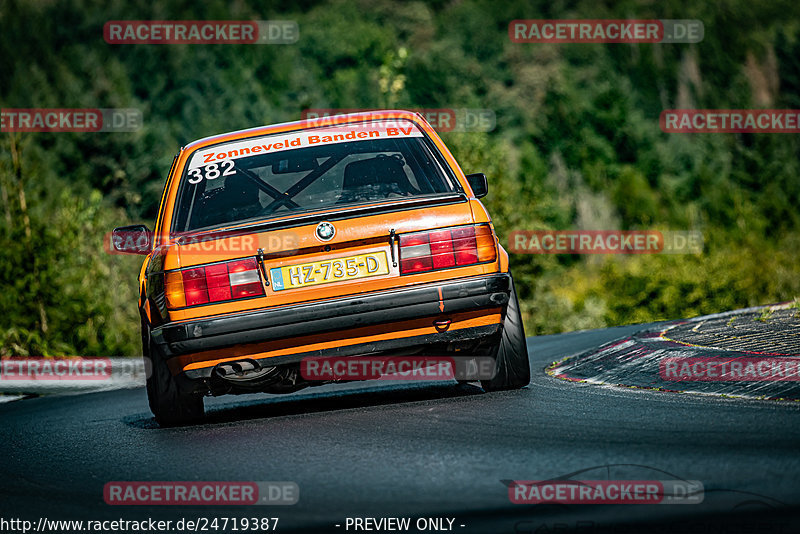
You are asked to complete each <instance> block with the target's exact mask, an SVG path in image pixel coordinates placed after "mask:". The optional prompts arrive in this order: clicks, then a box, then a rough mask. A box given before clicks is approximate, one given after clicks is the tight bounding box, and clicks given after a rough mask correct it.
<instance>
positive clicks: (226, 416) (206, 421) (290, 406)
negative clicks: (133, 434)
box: [122, 383, 484, 430]
mask: <svg viewBox="0 0 800 534" xmlns="http://www.w3.org/2000/svg"><path fill="white" fill-rule="evenodd" d="M482 394H484V391H483V389H481V388H480V387H478V386H477V385H473V384H449V383H448V384H435V385H432V384H431V385H428V384H426V385H414V386H405V387H402V388H370V389H350V390H348V389H344V390H342V389H338V390H334V389H331V390H327V391H324V392H320V393H312V394H308V393H306V394H302V395H296V394H287V395H274V394H273V395H270V394H266V393H265V394H263V397H260V398H256V399H252V400H248V401H246V402H234V403H226V404H220V405H211V406H208V405H207V406H206V415H205V417H204V418H203V420H202V421H200V422H198V423H195V424H192V425H187V426H195V427H200V426H205V425H212V424H224V423H234V422H238V421H247V420H251V419H271V418H275V417H284V416H287V415H301V414H312V413H323V412H332V411H338V410H350V409H354V408H364V407H371V406H383V405H386V404H398V405H401V404H408V403H413V402H422V401H429V400H436V399H448V398H458V397H468V396H474V395H482ZM122 421H123V422H124V423H125V424H127V425H128V426H132V427H135V428H141V429H148V430H149V429H160V428H161V427H160V426H159V425H158V423H156V421H155V419H154V418H153V417H152V415H151V414H149V413H148V414H136V415H132V416H129V417H125V418H123V419H122Z"/></svg>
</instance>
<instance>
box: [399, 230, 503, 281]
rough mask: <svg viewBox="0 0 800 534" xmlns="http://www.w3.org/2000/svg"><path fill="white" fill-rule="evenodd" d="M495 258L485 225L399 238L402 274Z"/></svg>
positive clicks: (493, 248) (494, 248) (495, 251)
mask: <svg viewBox="0 0 800 534" xmlns="http://www.w3.org/2000/svg"><path fill="white" fill-rule="evenodd" d="M496 258H497V249H496V247H495V241H494V234H492V229H491V227H489V225H486V224H482V225H477V226H460V227H457V228H450V229H446V230H436V231H433V232H421V233H418V234H409V235H401V236H400V274H412V273H421V272H426V271H433V270H437V269H447V268H451V267H461V266H463V265H474V264H476V263H484V262H490V261H494V260H495V259H496Z"/></svg>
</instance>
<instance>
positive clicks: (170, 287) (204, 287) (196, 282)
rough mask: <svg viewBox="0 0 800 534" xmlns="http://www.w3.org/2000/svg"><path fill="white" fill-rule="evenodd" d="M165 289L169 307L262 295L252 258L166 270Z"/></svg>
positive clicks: (254, 261)
mask: <svg viewBox="0 0 800 534" xmlns="http://www.w3.org/2000/svg"><path fill="white" fill-rule="evenodd" d="M165 290H166V294H167V305H168V306H169V307H170V308H183V307H185V306H198V305H200V304H208V303H212V302H223V301H226V300H234V299H241V298H246V297H256V296H263V295H264V286H263V285H262V284H261V276H260V275H259V272H258V263H256V260H255V258H247V259H244V260H236V261H230V262H226V263H214V264H211V265H205V266H203V267H192V268H190V269H183V270H180V271H171V272H168V273H167V276H166V279H165Z"/></svg>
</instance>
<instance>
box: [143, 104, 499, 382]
mask: <svg viewBox="0 0 800 534" xmlns="http://www.w3.org/2000/svg"><path fill="white" fill-rule="evenodd" d="M365 120H403V121H412V122H413V123H414V124H415V125H417V127H418V128H419V129H420V130H421V131H422V132H423V133H424V136H426V137H427V138H428V139H429V140H430V142H432V143H433V145H434V146H435V148H436V150H438V151H439V153H440V156H441V158H443V160H444V161H445V162H446V165H447V166H448V167H449V171H450V172H451V173H452V176H453V177H454V179H455V180H456V182H457V183H458V186H459V187H460V189H461V191H454V192H452V193H448V194H438V195H432V196H431V197H430V198H428V197H424V198H423V197H416V198H403V199H397V200H387V201H372V202H365V203H363V204H359V205H356V206H352V205H348V206H346V207H343V208H337V207H335V206H333V207H328V208H325V209H319V210H317V211H312V212H302V213H299V214H298V213H286V212H282V213H280V214H274V215H272V216H270V217H265V218H262V219H257V220H243V221H238V222H236V223H231V224H223V225H221V226H219V227H214V228H207V229H201V230H198V231H190V232H186V233H183V234H179V235H178V236H177V237H176V233H175V232H172V231H171V224H172V222H173V218H174V213H175V206H176V203H177V196H178V191H179V188H180V184H181V179H182V178H181V177H182V176H183V175H184V171H185V169H186V166H187V164H188V163H189V161H190V160H191V158H192V155H193V154H194V153H196V151H199V150H203V149H205V148H208V147H213V146H216V145H219V144H220V143H226V142H230V141H237V140H242V139H247V138H249V137H253V136H263V135H270V134H279V133H286V132H295V131H299V130H303V129H308V128H316V127H319V126H322V125H324V126H329V125H331V124H333V125H339V126H342V125H344V126H347V125H350V124H355V123H359V122H363V121H365ZM322 222H327V223H330V224H332V225H333V226H334V227H335V235H334V236H333V238H331V239H330V240H328V241H323V240H321V239H320V238H319V237H318V236H317V235H316V230H317V227H318V225H319V224H320V223H322ZM476 224H485V225H487V227H488V228H490V229H491V238H492V240H493V242H494V247H495V250H496V256H495V257H494V258H493V259H491V260H490V261H488V260H487V261H484V262H482V263H476V264H471V265H463V266H458V267H452V268H447V269H442V270H434V271H428V272H422V273H414V274H408V273H406V274H401V273H400V268H399V263H398V262H399V258H398V257H397V256H399V252H400V250H399V245H397V244H396V243H397V242H396V241H393V239H396V237H393V236H403V235H409V234H412V233H415V232H423V231H430V230H435V229H452V228H461V227H469V226H472V225H476ZM259 252H260V255H259ZM364 254H373V255H385V259H386V263H387V264H386V270H385V272H382V274H377V275H371V276H369V277H365V278H356V279H350V280H338V281H331V282H327V281H326V282H325V283H319V284H317V285H309V286H307V287H297V288H289V289H282V290H281V289H278V288H276V287H275V285H274V282H275V280H274V278H271V276H270V274H269V273H272V274H275V273H277V271H272V269H281V268H282V267H287V266H289V267H291V268H292V269H296V268H297V266H298V265H300V264H307V263H311V262H320V261H322V262H332V261H334V260H337V259H340V260H342V259H347V258H352V257H355V256H359V255H361V256H363V255H364ZM253 257H259V258H260V259H261V260H262V261H260V264H261V265H260V268H261V269H263V270H262V271H261V272H262V274H263V275H266V282H264V281H262V282H263V283H262V285H263V290H264V294H263V296H253V297H249V298H244V299H241V300H229V301H223V302H214V303H207V304H201V305H193V306H185V307H182V306H168V300H167V297H166V295H165V283H164V280H165V276H167V275H169V273H172V272H178V271H177V270H179V269H186V268H190V267H196V266H205V265H208V264H215V263H216V262H227V261H230V260H234V259H237V258H253ZM376 257H377V256H376ZM282 272H288V271H285V270H284V271H282ZM291 272H297V271H291ZM507 273H508V254H507V253H506V252H505V250H503V248H502V247H501V246H500V243H499V241H498V239H497V237H496V235H495V234H494V230H493V227H492V226H491V218H490V217H489V214H488V212H487V211H486V208H485V207H484V206H483V204H482V203H481V202H480V201H479V200H478V199H477V198H475V196H474V194H473V193H472V190H471V188H470V186H469V183H468V182H467V180H466V178H465V176H464V173H463V171H462V170H461V168H460V167H459V166H458V164H457V163H456V161H455V159H454V158H453V156H452V154H451V153H450V151H449V150H448V149H447V147H446V146H445V145H444V143H443V142H442V141H441V139H440V138H439V136H438V135H437V134H436V132H435V131H434V130H433V129H432V128H431V127H430V125H429V124H427V122H425V120H424V119H423V118H422V117H421V116H419V115H417V114H415V113H409V112H404V111H386V112H375V113H369V114H352V115H346V116H341V117H326V118H324V120H323V119H318V120H308V121H299V122H294V123H285V124H279V125H274V126H266V127H260V128H254V129H250V130H244V131H240V132H233V133H229V134H223V135H219V136H214V137H209V138H206V139H201V140H199V141H196V142H194V143H191V144H189V145H188V146H186V147H184V148H183V149H182V150H181V151H180V153H179V154H178V155H177V156H176V157H175V159H174V161H173V165H172V168H171V169H170V174H169V176H168V179H167V182H166V185H165V188H164V192H163V194H162V200H161V206H160V209H159V215H158V218H157V222H156V228H155V231H154V236H153V249H152V251H151V252H150V253H149V254H148V255H147V256H146V257H145V260H144V263H143V266H142V270H141V272H140V277H139V283H140V288H141V299H140V302H139V304H140V310H141V314H142V320H143V327H145V328H148V329H150V331H151V332H152V335H153V339H154V340H155V341H156V342H157V343H159V344H161V346H162V347H163V349H164V351H165V353H166V354H167V355H168V356H169V361H168V364H169V367H170V370H171V371H172V373H174V374H180V373H184V374H188V375H190V376H193V377H196V378H202V377H207V376H208V374H209V373H210V369H212V368H213V367H215V366H216V365H218V364H220V363H223V362H229V361H233V360H236V359H240V358H250V359H255V360H259V361H261V362H262V363H263V362H270V361H273V362H282V363H293V362H296V361H297V358H299V357H303V355H321V354H335V355H349V354H351V353H353V354H363V353H372V352H375V351H381V350H398V349H402V348H412V347H423V346H425V345H429V344H431V343H437V342H438V343H449V344H451V345H452V344H453V343H456V342H467V341H470V340H478V339H483V340H485V339H489V338H493V336H496V335H497V332H498V331H499V329H500V327H501V325H502V321H503V314H504V309H505V305H506V304H507V299H508V292H509V287H510V277H509V276H508V274H507ZM498 275H502V276H501V278H503V280H505V281H503V282H497V280H495V279H494V278H493V277H495V278H496V277H498ZM312 276H313V275H312ZM306 278H307V280H308V279H310V278H309V277H308V276H307V277H306ZM498 283H500V284H501V286H502V287H501V288H500V289H498V287H500V286H496V284H498ZM476 284H477V285H476ZM481 284H483V285H481ZM492 284H495V285H492ZM465 288H473V289H469V290H467V289H465ZM475 288H477V289H475ZM481 288H484V289H481ZM443 290H444V292H445V294H444V296H443ZM436 291H438V294H439V299H438V302H437V301H436V299H435V292H436ZM403 292H406V293H407V295H406V297H402V298H401V297H398V296H397V295H399V294H400V293H403ZM409 295H410V296H409ZM413 295H420V296H421V297H420V299H421V300H420V302H412V301H409V300H408V299H413V298H416V297H414V296H413ZM431 295H434V296H433V297H432V296H431ZM503 295H505V300H504V298H503ZM395 298H397V300H398V302H403V303H404V305H405V306H406V307H408V309H409V310H411V309H413V310H417V311H416V312H415V313H414V314H411V315H409V311H408V310H406V311H403V310H402V307H395V308H392V307H391V306H389V307H388V308H386V309H383V308H381V306H382V305H380V304H376V303H379V302H381V301H384V302H388V303H390V304H391V302H392V301H393V299H395ZM368 302H371V303H372V304H369V305H368V304H365V303H368ZM331 305H336V306H341V307H344V308H348V307H349V309H350V311H352V310H354V309H356V308H358V307H359V306H362V308H363V309H364V310H366V311H363V310H362V312H360V313H361V315H358V314H349V315H348V314H347V313H342V316H343V317H344V316H347V318H339V319H338V321H339V322H340V323H341V325H340V326H339V327H337V326H336V323H337V316H336V314H333V315H331V312H330V309H331V308H330V306H331ZM370 306H373V308H370ZM375 306H377V307H375ZM370 309H371V310H372V311H371V312H370V311H369V310H370ZM302 310H316V311H314V312H309V313H312V314H314V313H315V314H317V315H318V316H317V317H316V318H314V317H311V318H310V319H309V321H311V322H313V323H314V325H316V326H315V327H316V328H317V329H316V330H315V329H314V327H312V328H310V329H309V328H305V327H302V326H300V325H299V322H297V323H294V324H291V325H290V324H289V323H287V324H284V325H283V327H281V324H279V323H280V322H278V323H275V324H271V323H269V321H273V322H274V318H275V317H276V316H277V315H280V314H283V315H284V316H295V315H297V316H300V315H302V313H301V312H302ZM326 310H327V311H326ZM370 313H372V314H373V315H370ZM258 314H260V315H261V316H263V317H262V318H261V319H258V320H261V321H263V324H257V322H258V321H256V320H254V319H253V318H252V317H253V316H254V315H258ZM248 321H250V322H248ZM254 321H255V322H254ZM237 322H241V324H243V325H249V326H248V327H247V329H245V330H242V329H241V328H239V329H238V330H237V328H235V327H231V325H235V324H236V323H237ZM437 323H438V324H437ZM445 323H446V327H443V326H442V325H443V324H445ZM212 324H216V325H217V331H214V329H213V328H210V326H209V325H212ZM219 325H226V326H225V327H224V328H223V327H222V326H219ZM342 325H343V326H342ZM204 328H205V329H206V334H202V332H203V330H204ZM225 328H227V329H228V330H225ZM181 332H183V334H181ZM208 332H211V333H210V334H209V333H208ZM237 332H238V333H237ZM192 333H195V334H196V333H199V334H198V335H196V336H194V335H193V334H192ZM181 335H183V336H184V338H185V339H182V340H180V339H177V338H176V336H178V337H180V336H181ZM170 336H171V337H170ZM198 340H199V341H198ZM209 347H210V348H209ZM276 364H277V363H276Z"/></svg>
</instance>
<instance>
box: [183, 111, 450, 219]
mask: <svg viewBox="0 0 800 534" xmlns="http://www.w3.org/2000/svg"><path fill="white" fill-rule="evenodd" d="M460 190H461V189H460V187H459V186H458V182H457V181H456V180H455V178H454V176H453V175H452V172H450V171H449V168H448V167H447V166H446V164H445V163H444V161H442V158H441V155H440V154H439V152H438V151H437V150H436V148H435V146H434V145H433V144H432V143H431V141H430V140H429V139H428V138H427V137H426V136H425V135H424V134H423V132H422V131H421V130H420V129H419V128H417V126H416V125H415V124H414V123H413V122H411V121H407V120H395V121H391V122H387V121H382V122H374V121H373V122H364V123H356V124H349V125H343V126H333V127H325V128H314V129H308V130H301V131H295V132H291V133H287V134H277V135H269V136H261V137H254V138H248V139H244V140H238V141H235V142H230V143H225V144H220V145H215V146H212V147H209V148H204V149H200V150H197V151H196V152H195V153H194V154H193V155H192V157H191V159H190V160H189V164H188V165H187V166H186V171H185V172H184V175H183V176H182V178H181V184H180V189H179V192H178V203H177V209H176V213H175V218H174V222H175V224H174V226H173V231H177V232H186V231H194V230H198V229H204V228H211V227H216V226H221V225H228V224H231V223H238V222H241V221H245V220H249V219H259V218H271V217H276V216H283V215H287V214H289V213H292V212H304V211H313V210H319V209H330V208H332V207H339V206H341V207H343V208H345V207H347V206H349V205H353V204H362V203H366V202H370V203H373V202H376V201H391V200H397V199H404V198H410V197H420V196H425V195H441V194H446V193H452V192H455V191H460Z"/></svg>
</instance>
